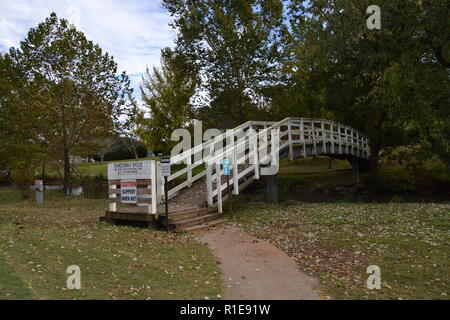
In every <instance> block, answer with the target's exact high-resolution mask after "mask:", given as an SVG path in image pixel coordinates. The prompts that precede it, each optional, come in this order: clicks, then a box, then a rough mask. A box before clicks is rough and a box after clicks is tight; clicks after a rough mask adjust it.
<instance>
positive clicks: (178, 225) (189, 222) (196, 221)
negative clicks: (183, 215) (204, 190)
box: [170, 213, 223, 231]
mask: <svg viewBox="0 0 450 320" xmlns="http://www.w3.org/2000/svg"><path fill="white" fill-rule="evenodd" d="M222 217H223V214H221V213H212V214H207V215H204V216H199V217H195V218H190V219H186V220H180V221H177V222H175V223H171V224H170V226H171V227H174V228H175V231H180V230H184V229H186V228H188V227H192V226H196V225H200V224H204V223H207V222H210V221H214V220H218V219H221V218H222Z"/></svg>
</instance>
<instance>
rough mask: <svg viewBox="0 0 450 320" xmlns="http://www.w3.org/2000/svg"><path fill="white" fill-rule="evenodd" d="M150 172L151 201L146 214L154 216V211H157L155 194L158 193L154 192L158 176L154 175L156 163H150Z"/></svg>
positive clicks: (153, 161)
mask: <svg viewBox="0 0 450 320" xmlns="http://www.w3.org/2000/svg"><path fill="white" fill-rule="evenodd" d="M150 170H151V179H152V181H151V188H152V201H151V205H149V206H148V213H149V214H156V210H157V204H158V203H157V202H158V199H157V194H158V191H157V190H156V179H157V177H158V175H157V174H156V161H155V160H152V161H151V163H150ZM166 201H168V199H166Z"/></svg>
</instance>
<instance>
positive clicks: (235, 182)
mask: <svg viewBox="0 0 450 320" xmlns="http://www.w3.org/2000/svg"><path fill="white" fill-rule="evenodd" d="M249 152H250V150H249ZM244 154H245V153H244ZM237 157H238V156H237V155H236V148H235V149H234V150H233V194H235V195H238V194H239V167H238V163H237V160H238V159H237Z"/></svg>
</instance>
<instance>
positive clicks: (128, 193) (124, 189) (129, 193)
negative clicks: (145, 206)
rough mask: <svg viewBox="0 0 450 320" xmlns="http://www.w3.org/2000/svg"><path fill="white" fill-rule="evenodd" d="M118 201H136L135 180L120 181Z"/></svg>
mask: <svg viewBox="0 0 450 320" xmlns="http://www.w3.org/2000/svg"><path fill="white" fill-rule="evenodd" d="M120 202H122V203H137V182H136V180H121V181H120Z"/></svg>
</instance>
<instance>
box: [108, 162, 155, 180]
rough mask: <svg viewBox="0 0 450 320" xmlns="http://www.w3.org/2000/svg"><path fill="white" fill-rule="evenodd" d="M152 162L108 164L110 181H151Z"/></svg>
mask: <svg viewBox="0 0 450 320" xmlns="http://www.w3.org/2000/svg"><path fill="white" fill-rule="evenodd" d="M150 163H151V162H150V161H133V162H116V163H110V164H108V180H130V179H131V180H135V179H151V172H150Z"/></svg>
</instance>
